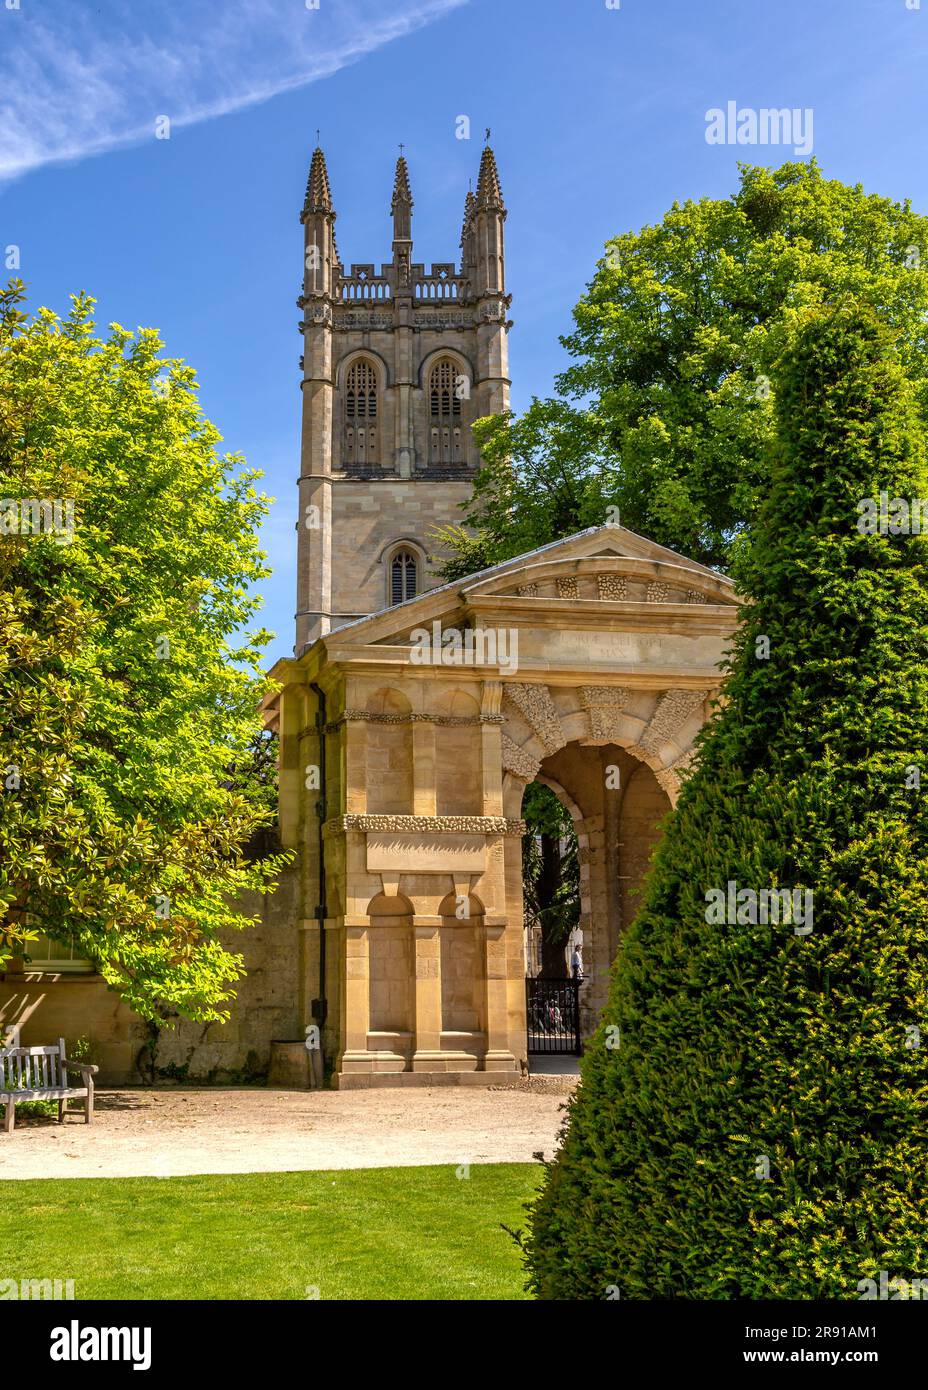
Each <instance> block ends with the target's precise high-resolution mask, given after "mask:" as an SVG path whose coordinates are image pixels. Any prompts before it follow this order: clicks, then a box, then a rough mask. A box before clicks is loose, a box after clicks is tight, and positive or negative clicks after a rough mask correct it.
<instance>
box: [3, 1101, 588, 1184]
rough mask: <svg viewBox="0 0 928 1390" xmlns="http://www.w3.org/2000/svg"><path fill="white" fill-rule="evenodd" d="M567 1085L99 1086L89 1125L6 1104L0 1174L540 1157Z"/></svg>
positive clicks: (89, 1174)
mask: <svg viewBox="0 0 928 1390" xmlns="http://www.w3.org/2000/svg"><path fill="white" fill-rule="evenodd" d="M574 1084H575V1078H572V1077H566V1076H565V1077H550V1078H547V1077H546V1078H543V1079H542V1078H533V1079H532V1080H531V1081H530V1082H529V1081H524V1082H522V1083H521V1084H520V1085H519V1086H518V1087H513V1088H502V1087H501V1088H499V1089H493V1088H489V1087H488V1088H486V1089H484V1088H483V1087H479V1088H478V1087H473V1088H470V1087H467V1088H465V1087H456V1086H455V1087H451V1086H448V1087H435V1088H430V1089H425V1088H423V1089H422V1090H418V1089H414V1090H412V1089H411V1090H375V1091H271V1090H265V1089H257V1088H256V1089H228V1090H226V1089H215V1088H209V1089H197V1090H194V1089H180V1088H178V1089H173V1088H172V1089H169V1090H145V1089H141V1088H139V1089H128V1088H127V1089H125V1090H107V1091H103V1090H101V1091H98V1092H97V1096H96V1113H95V1115H94V1122H93V1124H92V1125H89V1126H88V1125H85V1124H84V1121H83V1115H82V1113H81V1112H79V1111H78V1110H75V1111H74V1112H73V1113H69V1115H68V1117H67V1119H66V1120H65V1122H64V1124H63V1125H59V1124H58V1123H57V1122H56V1121H55V1120H49V1119H45V1118H44V1117H32V1116H26V1115H20V1114H19V1113H18V1112H17V1117H16V1128H15V1130H14V1132H13V1133H12V1134H10V1135H4V1134H3V1133H2V1132H0V1180H2V1179H7V1178H106V1177H135V1176H148V1175H150V1176H155V1177H173V1176H175V1175H180V1174H185V1173H270V1172H288V1171H300V1170H305V1169H313V1168H382V1167H383V1168H385V1167H412V1166H415V1165H417V1164H429V1163H453V1164H462V1163H510V1162H511V1163H528V1162H531V1160H532V1158H533V1156H534V1155H536V1154H537V1153H538V1152H539V1151H542V1152H543V1153H544V1155H545V1157H546V1158H547V1157H550V1155H551V1153H552V1151H553V1149H554V1146H555V1141H556V1138H557V1133H558V1129H559V1127H560V1120H561V1114H560V1107H561V1106H562V1105H563V1104H564V1103H565V1101H566V1099H567V1097H568V1095H569V1094H570V1092H571V1090H572V1088H573V1086H574ZM72 1104H73V1105H78V1104H79V1102H72Z"/></svg>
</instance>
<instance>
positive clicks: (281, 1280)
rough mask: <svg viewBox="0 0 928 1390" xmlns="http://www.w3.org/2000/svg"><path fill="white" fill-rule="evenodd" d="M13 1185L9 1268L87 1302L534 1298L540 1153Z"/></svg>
mask: <svg viewBox="0 0 928 1390" xmlns="http://www.w3.org/2000/svg"><path fill="white" fill-rule="evenodd" d="M455 1173H456V1170H455V1168H454V1167H453V1166H451V1165H447V1166H443V1167H440V1168H371V1169H358V1170H352V1171H350V1172H325V1173H258V1174H244V1175H231V1176H221V1177H190V1178H87V1179H81V1178H73V1179H70V1180H68V1181H60V1180H45V1179H43V1180H41V1181H29V1182H0V1250H2V1251H3V1277H4V1278H8V1279H12V1278H15V1279H38V1278H48V1279H56V1278H57V1279H73V1280H74V1294H75V1297H76V1298H78V1299H84V1298H154V1299H172V1298H207V1299H214V1298H236V1299H239V1298H244V1299H259V1298H296V1299H305V1298H307V1297H310V1296H313V1295H312V1288H313V1287H315V1288H317V1289H318V1297H319V1298H322V1299H332V1298H335V1299H337V1298H351V1299H370V1298H373V1299H381V1298H386V1299H425V1298H440V1299H497V1298H501V1299H519V1298H525V1297H526V1294H525V1293H524V1291H523V1289H522V1283H523V1278H522V1273H521V1267H520V1260H519V1251H518V1249H517V1248H516V1246H515V1244H514V1242H513V1240H512V1239H511V1237H510V1236H508V1235H507V1234H506V1232H505V1231H503V1230H501V1229H500V1223H501V1222H505V1224H506V1225H507V1226H509V1227H511V1228H513V1229H517V1228H518V1227H520V1226H523V1225H524V1224H525V1218H524V1213H523V1211H522V1203H523V1202H525V1201H527V1200H528V1199H529V1198H530V1197H531V1196H532V1194H533V1192H534V1190H535V1188H536V1186H537V1184H538V1181H539V1177H540V1174H541V1167H540V1165H539V1164H537V1163H536V1164H532V1163H496V1164H487V1165H476V1164H475V1165H473V1166H472V1167H471V1168H470V1176H469V1177H461V1178H459V1177H456V1176H455Z"/></svg>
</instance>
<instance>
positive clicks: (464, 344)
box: [296, 145, 511, 655]
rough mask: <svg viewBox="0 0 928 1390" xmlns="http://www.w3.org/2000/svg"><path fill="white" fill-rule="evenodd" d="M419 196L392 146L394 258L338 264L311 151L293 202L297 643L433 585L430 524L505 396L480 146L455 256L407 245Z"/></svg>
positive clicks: (330, 209) (467, 468)
mask: <svg viewBox="0 0 928 1390" xmlns="http://www.w3.org/2000/svg"><path fill="white" fill-rule="evenodd" d="M412 207H413V201H412V192H411V189H410V184H409V171H408V169H407V166H406V160H405V159H404V158H403V157H402V155H401V156H400V158H399V159H398V160H397V163H396V175H395V178H394V182H393V200H392V204H391V214H392V217H393V259H392V260H391V261H390V263H389V264H387V265H381V267H380V271H379V273H378V271H377V269H376V267H375V265H374V264H373V263H371V264H352V266H351V270H350V272H349V273H346V271H345V269H344V267H343V266H342V264H341V262H340V260H339V255H338V248H337V246H336V242H335V218H336V213H335V207H334V204H333V201H332V192H331V187H330V184H329V175H328V170H327V169H326V163H325V156H324V155H323V153H322V150H321V149H319V148H317V149H316V150H315V151H314V152H313V157H312V163H311V166H310V171H309V180H308V182H307V185H306V199H305V202H304V204H303V211H302V214H301V217H300V220H301V222H302V223H303V228H304V273H303V294H302V296H301V298H300V299H299V301H298V303H299V307H300V308H301V309H302V310H303V312H304V319H303V322H302V323H301V324H300V331H301V333H302V334H303V345H304V347H303V358H302V372H303V379H302V390H303V424H302V448H301V466H300V479H299V498H300V516H299V521H298V533H299V543H298V552H297V614H296V654H297V655H299V653H300V652H301V651H302V650H303V649H304V647H305V646H306V645H307V644H308V643H311V642H314V641H315V640H316V638H318V637H322V636H324V635H325V634H326V633H327V632H330V631H332V630H333V629H334V628H337V627H340V626H342V625H343V624H345V623H347V622H351V621H352V620H353V619H354V618H360V617H364V616H366V615H367V614H369V613H375V612H378V611H379V610H381V609H383V608H386V607H388V606H389V605H390V604H393V603H398V602H402V601H404V600H405V599H408V598H412V597H413V596H414V595H415V594H416V593H421V592H423V591H424V590H426V589H430V588H434V587H435V585H436V583H437V582H438V581H437V579H436V578H435V576H434V575H433V574H432V573H431V567H430V564H429V556H430V554H433V553H435V545H434V541H433V540H432V538H431V534H430V533H431V532H432V530H433V528H434V527H435V526H437V525H441V524H445V523H448V522H460V521H461V519H462V517H461V512H460V510H459V504H460V503H461V502H463V501H465V500H466V499H467V498H468V497H469V495H470V490H471V482H472V478H473V474H474V472H475V470H476V468H477V464H478V455H477V450H476V447H475V445H474V441H473V439H472V437H471V433H470V424H471V422H472V421H473V420H476V419H479V418H480V417H481V416H483V415H490V414H495V413H497V412H499V411H503V410H506V409H507V408H508V406H509V378H508V351H507V333H508V330H509V328H510V326H511V325H510V323H509V322H508V321H507V310H508V307H509V302H510V296H508V295H507V294H506V280H505V257H504V250H503V223H504V221H505V219H506V209H505V207H504V205H503V198H502V192H501V190H500V182H499V174H498V172H497V168H496V160H495V158H494V155H493V151H492V150H491V149H490V147H489V145H487V146H486V147H485V148H484V151H483V155H482V157H481V160H480V173H479V177H478V180H477V192H476V194H474V193H468V194H467V198H466V200H465V204H464V225H463V229H462V232H461V263H460V266H457V265H455V263H454V261H438V262H434V263H433V264H432V265H431V266H430V267H429V268H428V269H426V267H425V265H424V264H422V263H419V262H416V261H414V260H413V241H412Z"/></svg>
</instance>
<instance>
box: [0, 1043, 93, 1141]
mask: <svg viewBox="0 0 928 1390" xmlns="http://www.w3.org/2000/svg"><path fill="white" fill-rule="evenodd" d="M98 1070H99V1068H98V1067H94V1066H90V1065H89V1064H88V1063H86V1062H69V1061H68V1059H67V1057H66V1056H65V1050H64V1038H59V1039H58V1045H57V1047H3V1048H0V1105H3V1104H5V1105H6V1117H5V1121H4V1132H5V1133H6V1134H11V1133H12V1131H13V1124H14V1121H15V1114H16V1102H17V1101H20V1100H57V1102H58V1123H59V1124H63V1123H64V1117H65V1111H66V1110H67V1108H68V1101H69V1100H80V1099H83V1102H84V1123H85V1124H88V1125H89V1124H90V1123H91V1121H92V1120H93V1079H94V1077H95V1076H96V1074H97V1072H98ZM69 1071H70V1072H78V1073H79V1074H80V1077H81V1080H82V1082H83V1083H84V1084H83V1085H82V1086H69V1085H68V1072H69Z"/></svg>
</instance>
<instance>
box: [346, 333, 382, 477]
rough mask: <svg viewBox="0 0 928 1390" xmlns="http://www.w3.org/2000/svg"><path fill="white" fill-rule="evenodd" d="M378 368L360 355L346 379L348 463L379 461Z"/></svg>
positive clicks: (374, 462) (372, 462)
mask: <svg viewBox="0 0 928 1390" xmlns="http://www.w3.org/2000/svg"><path fill="white" fill-rule="evenodd" d="M377 419H378V412H377V370H376V368H375V367H374V364H373V362H370V361H368V359H367V358H366V357H359V358H358V360H357V362H354V363H352V365H351V367H350V368H349V370H348V375H347V377H346V378H345V462H346V463H366V464H376V463H379V461H380V460H379V457H378V455H379V449H378V447H377Z"/></svg>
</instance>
